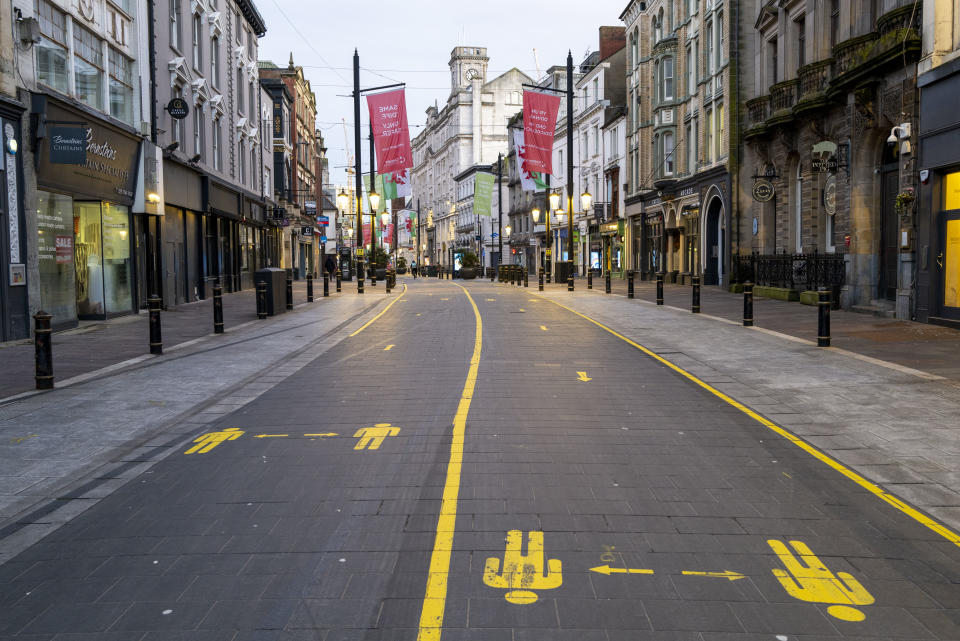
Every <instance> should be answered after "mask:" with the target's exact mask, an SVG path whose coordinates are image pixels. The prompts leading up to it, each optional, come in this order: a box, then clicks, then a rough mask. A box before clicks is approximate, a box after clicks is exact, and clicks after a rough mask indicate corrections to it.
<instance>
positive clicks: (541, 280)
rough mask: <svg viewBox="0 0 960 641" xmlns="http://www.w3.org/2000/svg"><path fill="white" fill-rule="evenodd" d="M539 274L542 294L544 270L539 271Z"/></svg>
mask: <svg viewBox="0 0 960 641" xmlns="http://www.w3.org/2000/svg"><path fill="white" fill-rule="evenodd" d="M539 272H540V275H539V277H540V291H541V292H542V291H543V270H542V269H541V270H539Z"/></svg>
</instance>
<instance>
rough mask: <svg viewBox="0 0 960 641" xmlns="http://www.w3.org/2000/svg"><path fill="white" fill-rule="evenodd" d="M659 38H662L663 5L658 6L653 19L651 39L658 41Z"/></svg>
mask: <svg viewBox="0 0 960 641" xmlns="http://www.w3.org/2000/svg"><path fill="white" fill-rule="evenodd" d="M661 38H663V7H660V12H659V13H657V17H656V18H654V20H653V41H654V42H660V39H661Z"/></svg>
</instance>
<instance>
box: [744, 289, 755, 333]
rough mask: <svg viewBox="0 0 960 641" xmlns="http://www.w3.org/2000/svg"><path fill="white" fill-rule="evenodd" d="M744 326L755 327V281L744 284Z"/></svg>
mask: <svg viewBox="0 0 960 641" xmlns="http://www.w3.org/2000/svg"><path fill="white" fill-rule="evenodd" d="M743 326H744V327H753V283H744V284H743Z"/></svg>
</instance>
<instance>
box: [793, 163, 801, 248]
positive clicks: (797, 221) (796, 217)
mask: <svg viewBox="0 0 960 641" xmlns="http://www.w3.org/2000/svg"><path fill="white" fill-rule="evenodd" d="M802 169H803V166H802V165H801V164H800V163H797V176H796V179H795V180H794V188H793V193H794V199H793V200H794V207H793V233H794V249H795V250H796V252H797V253H798V254H799V253H801V252H803V236H802V233H803V174H802V173H801V170H802Z"/></svg>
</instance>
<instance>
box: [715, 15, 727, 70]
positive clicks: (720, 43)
mask: <svg viewBox="0 0 960 641" xmlns="http://www.w3.org/2000/svg"><path fill="white" fill-rule="evenodd" d="M714 24H715V25H716V29H717V69H719V68H720V67H722V66H723V61H724V60H725V57H724V51H723V11H717V19H716V20H715V21H714Z"/></svg>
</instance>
